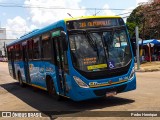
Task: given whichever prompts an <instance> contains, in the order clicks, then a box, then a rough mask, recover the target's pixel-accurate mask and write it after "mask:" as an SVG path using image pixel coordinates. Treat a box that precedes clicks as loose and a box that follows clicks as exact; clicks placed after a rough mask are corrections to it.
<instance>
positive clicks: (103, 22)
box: [67, 18, 119, 29]
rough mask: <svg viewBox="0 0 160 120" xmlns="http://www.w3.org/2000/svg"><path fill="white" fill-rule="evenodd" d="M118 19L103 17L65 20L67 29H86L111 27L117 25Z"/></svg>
mask: <svg viewBox="0 0 160 120" xmlns="http://www.w3.org/2000/svg"><path fill="white" fill-rule="evenodd" d="M118 25H119V19H116V18H105V19H84V20H75V21H69V22H67V28H68V29H86V28H97V27H111V26H118Z"/></svg>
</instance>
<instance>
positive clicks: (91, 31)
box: [66, 17, 136, 100]
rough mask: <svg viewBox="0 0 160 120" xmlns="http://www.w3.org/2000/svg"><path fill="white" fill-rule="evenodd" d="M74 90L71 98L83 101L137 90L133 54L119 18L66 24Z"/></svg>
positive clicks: (85, 20) (72, 21)
mask: <svg viewBox="0 0 160 120" xmlns="http://www.w3.org/2000/svg"><path fill="white" fill-rule="evenodd" d="M66 24H67V29H68V31H67V32H68V38H69V44H70V54H71V62H72V65H71V67H72V69H71V76H72V79H73V80H72V81H73V87H72V90H71V98H73V99H74V100H84V99H90V98H97V97H104V96H106V97H107V96H112V95H115V94H117V93H121V92H127V91H130V90H134V89H136V77H135V70H134V60H133V53H132V49H131V43H130V39H129V36H128V32H127V29H126V26H125V24H124V22H123V20H122V19H121V18H119V17H108V18H104V17H102V18H98V17H96V18H90V19H89V18H88V19H81V20H71V21H67V22H66Z"/></svg>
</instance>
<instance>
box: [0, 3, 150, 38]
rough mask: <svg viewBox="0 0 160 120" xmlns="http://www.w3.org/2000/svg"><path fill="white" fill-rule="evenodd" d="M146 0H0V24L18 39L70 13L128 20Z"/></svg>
mask: <svg viewBox="0 0 160 120" xmlns="http://www.w3.org/2000/svg"><path fill="white" fill-rule="evenodd" d="M147 1H148V0H0V27H3V28H6V31H7V39H17V38H19V37H20V36H22V35H24V34H25V33H27V32H29V31H32V30H34V29H39V28H42V27H44V26H47V25H49V24H51V23H53V22H55V21H57V20H60V19H64V18H69V17H70V16H69V15H68V14H67V13H69V14H70V15H72V16H73V17H78V16H86V15H87V16H91V15H95V14H96V15H120V16H121V17H124V20H126V16H129V14H130V13H131V12H132V10H133V9H134V8H136V7H137V6H138V5H139V4H140V3H143V2H147ZM11 6H12V7H11ZM13 6H19V7H13ZM22 6H29V7H22ZM37 7H38V8H37ZM53 8H54V9H53ZM55 8H61V9H55ZM64 8H66V9H64ZM88 8H89V9H88ZM99 9H101V10H99ZM102 9H103V10H102ZM113 9H121V10H113ZM124 13H127V14H124Z"/></svg>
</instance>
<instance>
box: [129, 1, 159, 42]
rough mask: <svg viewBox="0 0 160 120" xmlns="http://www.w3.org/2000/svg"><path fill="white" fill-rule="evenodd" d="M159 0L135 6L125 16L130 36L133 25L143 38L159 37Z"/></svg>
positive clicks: (132, 31)
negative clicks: (126, 16) (127, 16)
mask: <svg viewBox="0 0 160 120" xmlns="http://www.w3.org/2000/svg"><path fill="white" fill-rule="evenodd" d="M159 18H160V2H151V3H147V4H143V5H141V6H139V7H137V8H135V9H134V10H133V11H132V13H131V14H130V16H129V18H127V25H128V27H129V33H130V35H131V36H133V34H134V29H135V26H138V27H139V33H140V35H141V37H142V36H143V37H142V38H143V39H152V38H156V39H160V35H159V34H160V20H159Z"/></svg>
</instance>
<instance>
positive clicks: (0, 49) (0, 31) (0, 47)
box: [0, 28, 6, 56]
mask: <svg viewBox="0 0 160 120" xmlns="http://www.w3.org/2000/svg"><path fill="white" fill-rule="evenodd" d="M5 41H6V28H0V56H2V55H3V56H4V55H5V52H4V43H5Z"/></svg>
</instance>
